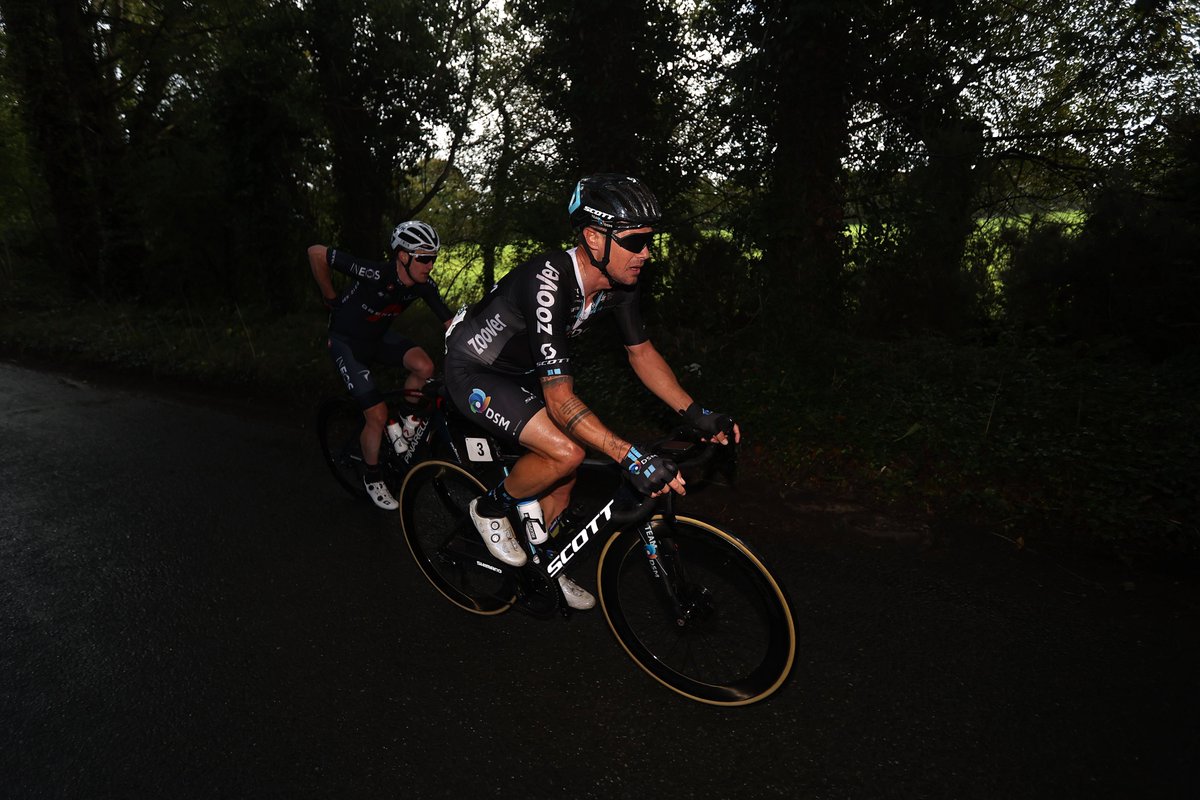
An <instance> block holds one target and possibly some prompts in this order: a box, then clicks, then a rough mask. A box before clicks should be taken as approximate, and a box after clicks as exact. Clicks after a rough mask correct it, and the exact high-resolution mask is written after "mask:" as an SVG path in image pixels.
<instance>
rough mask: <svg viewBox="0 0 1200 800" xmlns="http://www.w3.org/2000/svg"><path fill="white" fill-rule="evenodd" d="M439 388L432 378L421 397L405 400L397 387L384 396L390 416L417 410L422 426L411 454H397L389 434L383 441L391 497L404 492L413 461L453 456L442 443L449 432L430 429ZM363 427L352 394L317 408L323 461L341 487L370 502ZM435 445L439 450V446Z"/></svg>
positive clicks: (382, 459) (382, 466)
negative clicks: (364, 469)
mask: <svg viewBox="0 0 1200 800" xmlns="http://www.w3.org/2000/svg"><path fill="white" fill-rule="evenodd" d="M439 387H440V384H439V383H437V382H434V381H431V382H429V383H428V384H427V385H426V386H425V388H424V389H423V390H422V391H421V393H420V394H419V395H410V396H409V397H408V398H406V397H405V392H404V391H403V390H396V391H391V392H386V393H385V394H384V396H383V399H384V402H386V403H387V407H388V418H389V419H400V417H401V416H403V415H404V414H407V413H414V416H416V417H417V418H418V419H420V420H421V426H420V427H419V428H418V429H417V431H416V433H415V434H414V436H413V438H412V443H413V446H410V447H409V449H408V451H407V452H405V453H397V452H396V450H395V449H394V448H393V447H392V445H391V443H390V442H389V441H388V440H387V437H386V436H385V437H383V442H382V443H381V444H380V447H379V467H380V470H381V472H382V474H383V480H384V482H385V483H386V484H387V486H388V489H389V490H390V491H391V492H392V495H393V496H395V495H396V493H397V492H399V491H400V487H401V485H402V484H403V482H404V476H405V475H406V474H408V471H409V469H410V468H411V467H412V465H413V464H415V463H417V462H418V461H420V460H421V459H422V458H428V457H429V456H430V455H432V454H433V453H434V452H437V453H439V454H442V455H450V453H449V451H448V450H447V449H446V448H445V447H444V446H442V445H443V444H444V443H445V442H446V441H447V439H446V435H447V434H445V432H442V433H441V435H440V436H438V437H434V436H433V434H434V432H435V431H434V429H433V428H432V427H431V425H432V423H433V422H434V420H433V418H432V411H433V409H434V407H435V404H436V403H437V397H438V389H439ZM362 428H363V414H362V410H361V409H360V408H359V407H358V404H357V403H355V402H354V401H353V400H352V399H351V398H349V397H344V396H343V397H331V398H328V399H327V400H324V401H322V403H321V404H320V406H319V407H318V408H317V438H318V439H320V442H321V453H322V454H323V455H324V456H325V463H326V464H328V465H329V470H330V471H331V472H332V473H333V477H334V478H336V479H337V482H338V483H339V484H340V485H341V487H342V488H343V489H345V490H346V491H347V492H349V493H350V494H351V495H353V496H354V497H357V498H360V499H362V500H367V499H368V498H367V490H366V489H365V488H364V487H363V482H362V466H363V456H362V445H361V442H360V439H359V437H360V434H361V433H362ZM435 446H436V447H437V448H438V449H436V450H435Z"/></svg>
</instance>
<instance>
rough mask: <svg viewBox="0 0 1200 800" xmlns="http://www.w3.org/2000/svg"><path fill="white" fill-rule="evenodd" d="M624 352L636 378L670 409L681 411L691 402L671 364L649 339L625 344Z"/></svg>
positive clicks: (690, 397)
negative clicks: (639, 342)
mask: <svg viewBox="0 0 1200 800" xmlns="http://www.w3.org/2000/svg"><path fill="white" fill-rule="evenodd" d="M625 352H626V353H627V354H628V355H629V365H630V366H631V367H633V371H634V374H636V375H637V376H638V380H640V381H641V382H642V384H643V385H644V386H645V387H646V388H647V389H649V390H650V391H651V392H653V393H654V396H655V397H657V398H658V399H659V400H662V401H663V402H664V403H666V404H667V405H668V406H670V407H671V410H672V411H678V412H680V413H682V412H683V409H685V408H687V407H688V406H690V405H691V404H692V396H691V395H690V394H688V393H687V392H686V391H685V390H684V388H683V387H682V386H680V385H679V379H678V378H676V377H675V372H674V371H673V370H672V369H671V365H670V364H668V363H667V360H666V359H665V358H663V357H662V354H661V353H659V352H658V348H656V347H655V346H654V345H653V344H652V343H651V342H650V341H649V340H646V341H644V342H642V343H641V344H634V345H626V346H625Z"/></svg>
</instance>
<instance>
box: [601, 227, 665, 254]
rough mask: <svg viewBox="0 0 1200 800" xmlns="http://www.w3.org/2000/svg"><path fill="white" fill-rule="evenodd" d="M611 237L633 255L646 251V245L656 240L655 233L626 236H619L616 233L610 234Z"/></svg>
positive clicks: (648, 232) (629, 234)
mask: <svg viewBox="0 0 1200 800" xmlns="http://www.w3.org/2000/svg"><path fill="white" fill-rule="evenodd" d="M609 236H611V237H612V240H613V241H614V242H616V243H617V244H619V245H621V247H622V248H624V249H625V250H628V251H629V252H631V253H640V252H642V251H643V250H645V249H646V245H648V244H650V241H651V240H652V239H653V238H654V231H647V232H646V233H628V234H626V235H624V236H617V235H616V234H615V233H610V234H609Z"/></svg>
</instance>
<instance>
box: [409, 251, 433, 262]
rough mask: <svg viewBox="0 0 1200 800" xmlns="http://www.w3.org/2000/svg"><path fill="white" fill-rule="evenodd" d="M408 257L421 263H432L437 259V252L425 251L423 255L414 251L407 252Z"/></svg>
mask: <svg viewBox="0 0 1200 800" xmlns="http://www.w3.org/2000/svg"><path fill="white" fill-rule="evenodd" d="M408 257H409V258H411V259H412V260H413V261H419V262H421V263H422V264H432V263H433V262H434V261H436V260H437V253H426V254H424V255H417V254H416V253H409V254H408Z"/></svg>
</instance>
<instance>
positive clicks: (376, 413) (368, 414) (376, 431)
mask: <svg viewBox="0 0 1200 800" xmlns="http://www.w3.org/2000/svg"><path fill="white" fill-rule="evenodd" d="M386 424H387V403H376V404H375V405H373V406H371V407H370V408H368V409H367V410H365V411H363V429H362V434H361V435H360V436H359V439H358V441H359V444H361V445H362V454H363V461H365V462H366V463H368V464H378V463H379V442H380V441H381V440H382V439H383V427H384V425H386Z"/></svg>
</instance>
